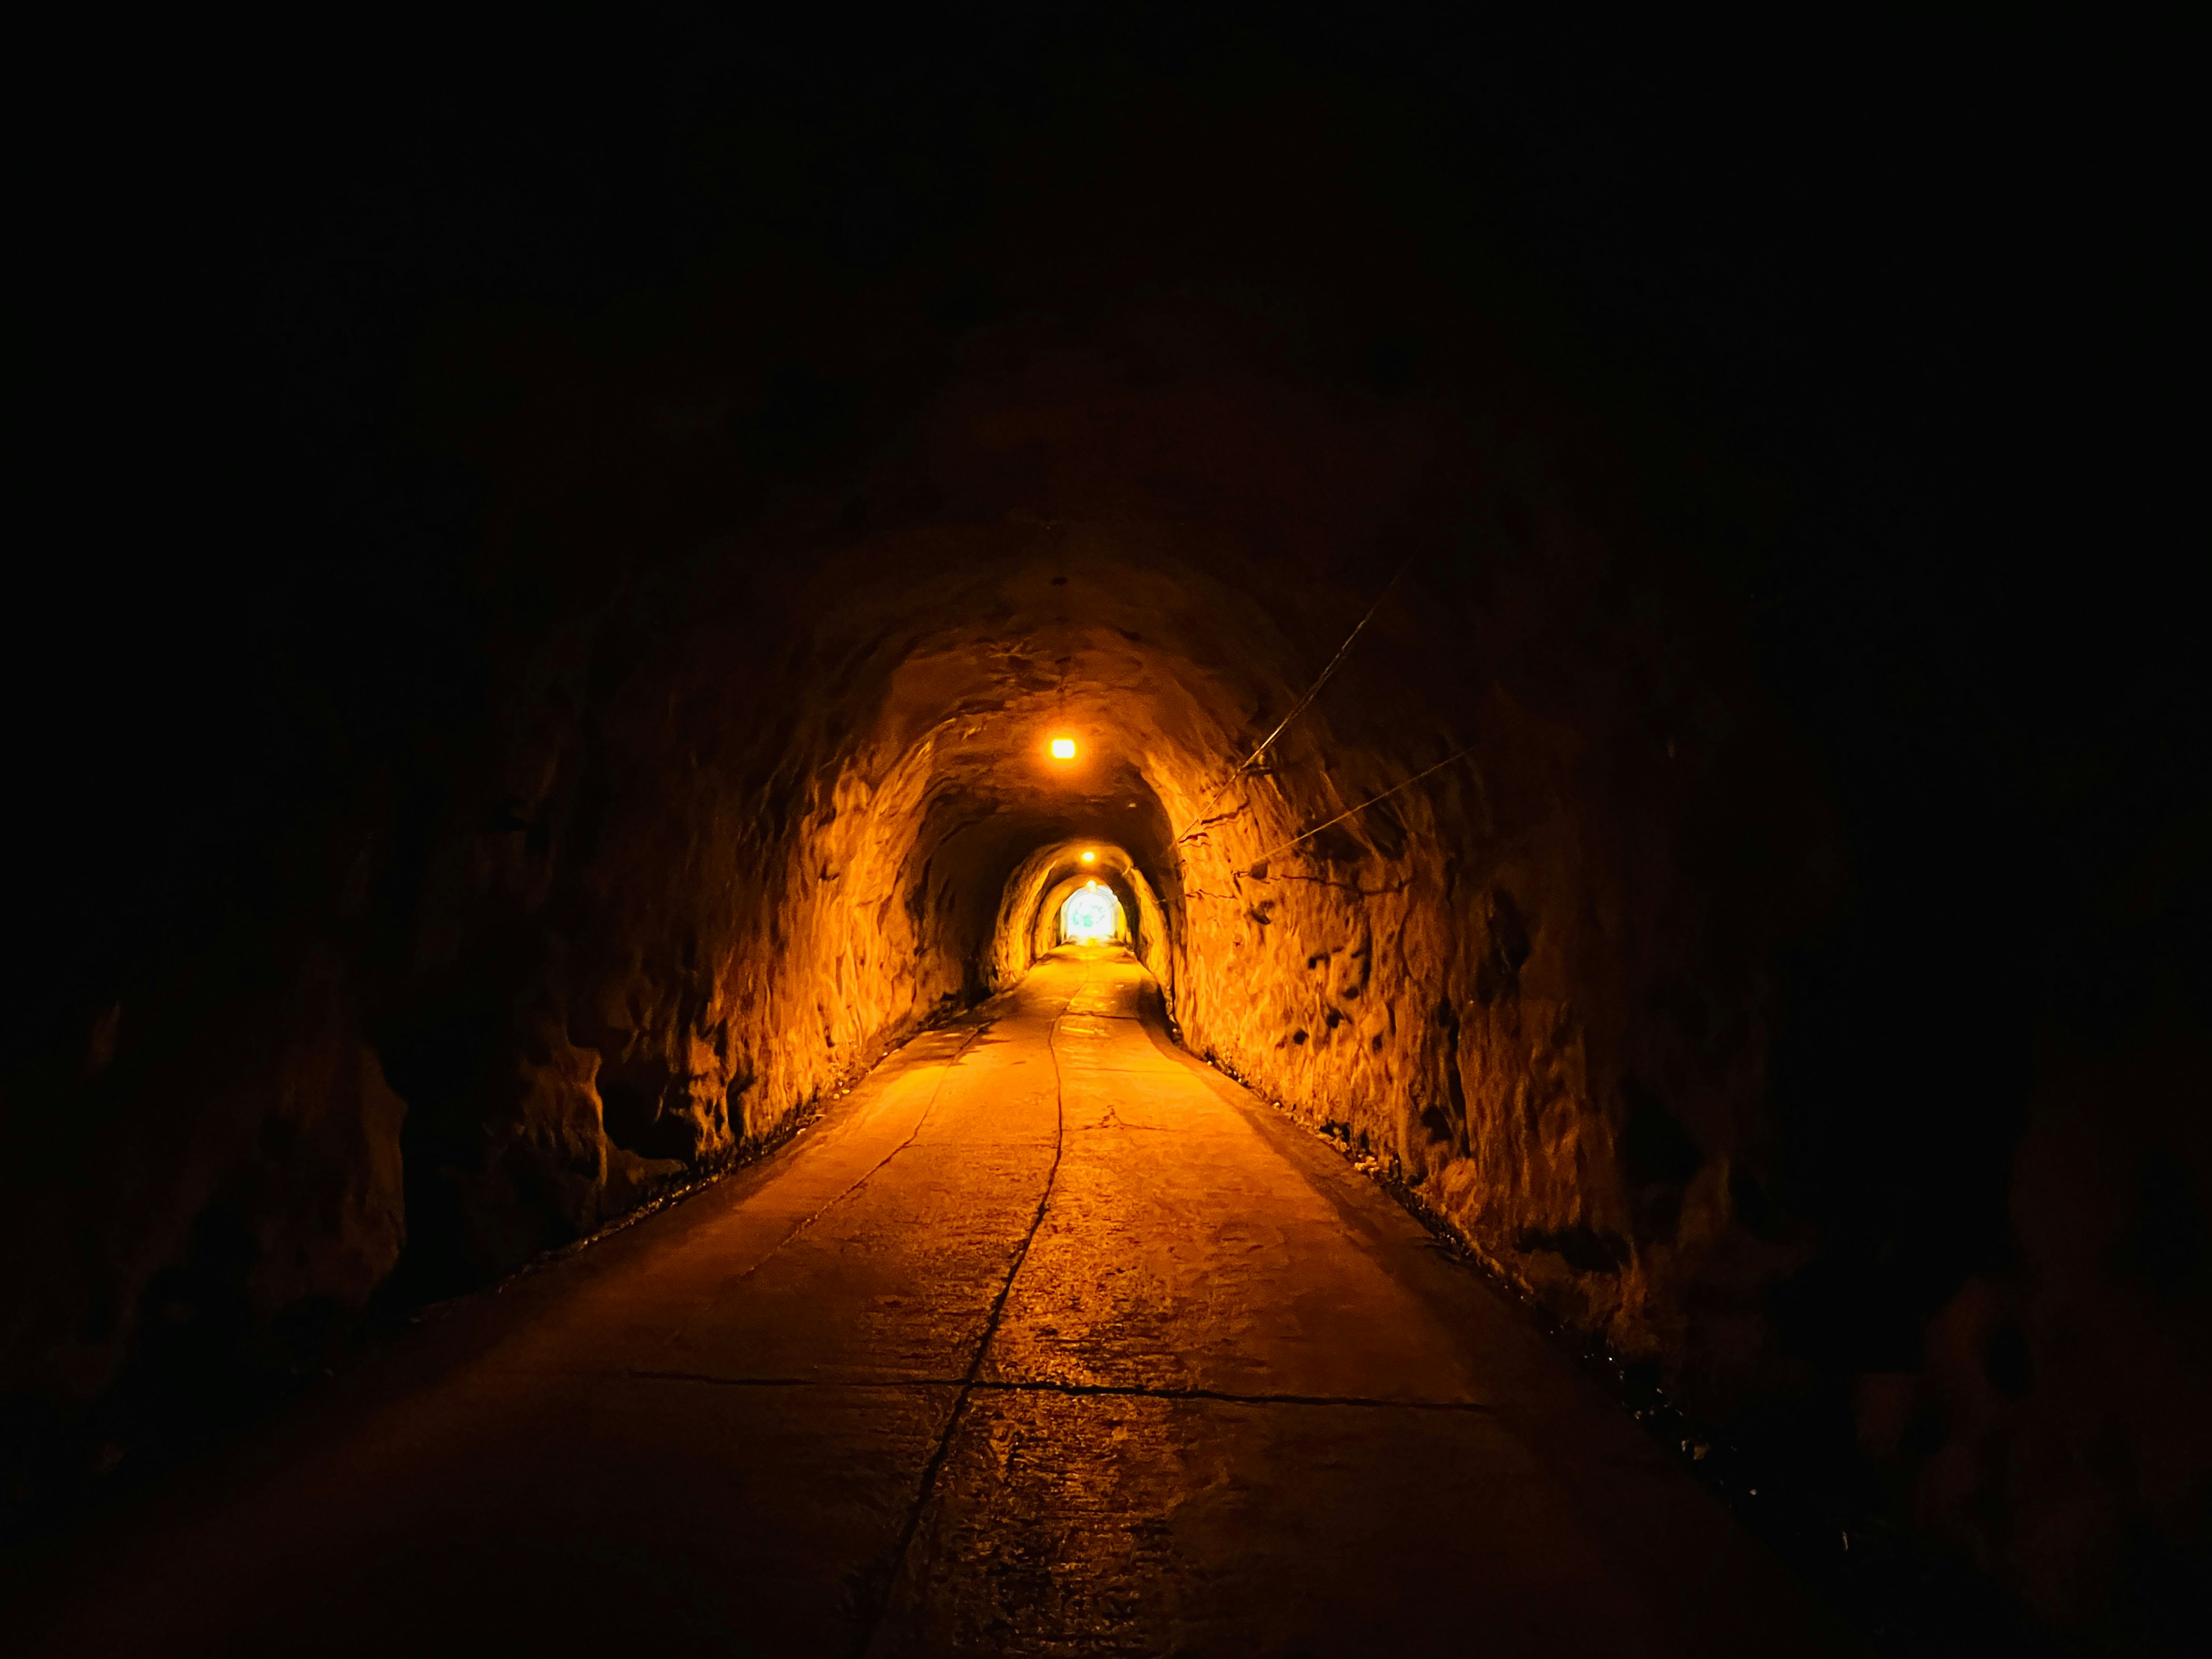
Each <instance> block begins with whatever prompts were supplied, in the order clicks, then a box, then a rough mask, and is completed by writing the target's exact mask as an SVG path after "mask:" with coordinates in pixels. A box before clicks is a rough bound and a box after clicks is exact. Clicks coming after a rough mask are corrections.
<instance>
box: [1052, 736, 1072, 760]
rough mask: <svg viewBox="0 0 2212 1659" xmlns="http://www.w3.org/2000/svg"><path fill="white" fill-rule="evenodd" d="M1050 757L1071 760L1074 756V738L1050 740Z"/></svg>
mask: <svg viewBox="0 0 2212 1659" xmlns="http://www.w3.org/2000/svg"><path fill="white" fill-rule="evenodd" d="M1052 757H1053V758H1054V760H1073V759H1074V758H1075V739H1074V738H1054V739H1053V740H1052Z"/></svg>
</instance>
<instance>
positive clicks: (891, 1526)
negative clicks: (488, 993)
mask: <svg viewBox="0 0 2212 1659" xmlns="http://www.w3.org/2000/svg"><path fill="white" fill-rule="evenodd" d="M1143 980H1144V975H1143V970H1142V969H1140V968H1139V967H1138V966H1137V965H1136V964H1135V963H1133V962H1132V961H1131V960H1130V959H1129V958H1128V957H1127V955H1126V954H1124V953H1122V952H1121V951H1115V950H1111V949H1103V948H1093V949H1090V950H1085V951H1063V952H1061V953H1059V954H1058V955H1057V956H1055V957H1053V958H1051V959H1048V961H1047V962H1045V963H1042V964H1040V966H1039V967H1038V968H1037V969H1036V971H1035V972H1034V973H1033V974H1032V975H1030V978H1029V979H1028V980H1027V981H1025V982H1024V984H1023V985H1022V986H1021V987H1019V988H1018V990H1017V991H1015V992H1014V993H1012V994H1010V995H1009V996H1007V997H1005V998H1002V999H1000V1001H998V1002H997V1003H994V1004H993V1005H991V1006H988V1007H987V1008H985V1009H982V1010H980V1011H979V1012H978V1013H977V1014H976V1015H975V1017H974V1018H970V1019H969V1020H968V1021H966V1022H964V1023H963V1024H961V1025H959V1026H957V1027H956V1028H953V1029H950V1030H944V1031H939V1032H935V1033H932V1034H930V1035H928V1036H924V1037H921V1038H920V1039H917V1040H916V1041H915V1042H913V1043H911V1044H909V1045H908V1047H907V1048H904V1049H903V1050H902V1051H901V1052H900V1053H899V1054H896V1056H894V1057H893V1058H892V1059H891V1060H889V1061H887V1062H886V1063H885V1064H884V1066H881V1067H879V1068H878V1070H877V1071H876V1073H874V1074H873V1075H872V1076H871V1077H870V1079H868V1080H867V1082H866V1084H864V1085H862V1086H861V1087H860V1089H858V1090H856V1091H854V1094H853V1095H852V1096H851V1097H849V1098H848V1100H846V1101H845V1102H843V1103H841V1104H840V1106H839V1108H838V1109H836V1111H834V1112H833V1113H832V1114H831V1115H829V1117H827V1118H826V1119H825V1120H824V1121H823V1122H822V1123H821V1124H820V1125H818V1126H817V1127H816V1128H814V1129H813V1130H812V1131H811V1132H810V1133H808V1134H806V1135H805V1136H804V1137H803V1138H801V1139H799V1141H797V1142H796V1143H794V1145H793V1146H791V1147H789V1148H787V1149H786V1150H785V1151H783V1152H781V1153H779V1154H778V1155H777V1156H776V1157H775V1158H770V1159H769V1160H767V1161H766V1162H764V1163H763V1164H760V1165H758V1166H756V1167H755V1168H753V1169H751V1170H747V1171H745V1172H744V1173H742V1174H740V1175H738V1176H733V1177H732V1178H731V1179H730V1180H728V1181H726V1182H723V1183H721V1184H720V1186H718V1187H716V1188H713V1189H712V1190H710V1191H709V1192H708V1193H707V1194H702V1195H701V1196H699V1197H697V1198H695V1199H693V1200H690V1202H688V1203H686V1204H684V1205H683V1206H678V1207H677V1208H675V1209H673V1210H671V1211H670V1212H666V1213H665V1214H662V1215H659V1216H656V1217H653V1218H650V1219H648V1220H647V1221H645V1222H642V1223H641V1224H640V1225H637V1226H635V1227H633V1228H630V1229H629V1230H628V1231H624V1232H623V1233H620V1234H618V1235H617V1236H615V1237H612V1238H610V1239H608V1240H606V1241H605V1242H603V1243H600V1244H598V1245H596V1246H594V1247H593V1248H592V1249H589V1250H586V1251H584V1252H582V1253H580V1254H579V1255H576V1256H575V1257H574V1258H571V1259H570V1260H568V1261H563V1262H561V1263H558V1264H556V1265H555V1266H553V1267H549V1268H547V1269H544V1270H543V1271H541V1272H538V1273H532V1274H530V1275H526V1276H525V1277H524V1278H522V1279H519V1280H517V1281H515V1282H514V1283H513V1284H512V1285H509V1286H508V1287H507V1288H506V1289H505V1290H503V1291H501V1292H499V1293H496V1294H487V1295H484V1296H482V1297H475V1298H471V1300H470V1301H469V1302H468V1303H466V1304H463V1305H461V1306H460V1307H459V1308H458V1309H457V1310H454V1311H453V1312H452V1313H451V1314H449V1315H448V1316H447V1317H445V1318H443V1319H441V1320H440V1321H438V1322H435V1324H434V1325H432V1326H429V1327H428V1328H424V1329H422V1330H421V1331H419V1332H417V1333H415V1334H412V1335H410V1338H409V1339H408V1340H406V1341H404V1342H403V1343H400V1344H398V1345H397V1346H396V1347H395V1350H394V1351H393V1352H391V1353H388V1354H386V1355H385V1356H382V1357H381V1358H380V1360H379V1361H378V1362H377V1363H376V1364H373V1365H369V1366H364V1367H362V1368H361V1370H358V1371H357V1372H356V1373H354V1374H352V1375H350V1376H347V1377H346V1378H344V1379H343V1380H341V1381H340V1382H338V1383H334V1384H332V1385H331V1387H330V1388H328V1389H325V1390H324V1391H322V1392H321V1393H320V1394H319V1395H318V1396H317V1397H316V1398H315V1399H314V1400H313V1401H310V1402H308V1403H307V1405H306V1406H305V1407H302V1408H301V1409H300V1410H298V1411H295V1412H294V1413H291V1414H290V1416H289V1418H288V1419H286V1420H284V1421H283V1422H282V1423H279V1424H277V1425H272V1426H271V1427H270V1429H269V1430H267V1431H264V1433H262V1434H260V1435H258V1436H256V1437H254V1438H253V1439H252V1443H250V1444H248V1445H246V1446H243V1447H240V1448H239V1449H236V1450H235V1451H234V1453H232V1454H230V1455H227V1456H226V1457H225V1458H223V1459H222V1460H221V1462H220V1467H218V1468H213V1469H210V1470H205V1471H202V1472H201V1473H200V1474H198V1475H197V1476H195V1477H193V1478H191V1479H189V1480H180V1481H179V1482H177V1483H175V1485H174V1486H173V1488H172V1489H171V1490H170V1491H168V1492H166V1493H164V1494H163V1495H162V1497H161V1499H159V1500H158V1501H157V1502H155V1503H153V1504H149V1505H148V1506H145V1507H144V1508H143V1509H142V1510H140V1511H139V1512H138V1513H137V1514H136V1515H135V1516H132V1517H131V1518H130V1519H129V1521H128V1522H119V1523H118V1524H116V1525H115V1526H113V1527H111V1528H108V1529H107V1531H106V1533H105V1534H102V1535H101V1536H99V1537H96V1538H93V1539H88V1540H85V1541H81V1542H80V1544H79V1545H78V1546H77V1547H76V1549H75V1550H74V1552H73V1553H72V1556H71V1559H70V1560H69V1561H68V1562H67V1563H65V1564H64V1565H61V1566H59V1567H58V1568H57V1570H56V1572H55V1574H54V1576H53V1577H52V1582H51V1583H50V1584H49V1585H48V1587H47V1589H48V1594H47V1597H46V1600H47V1601H48V1607H47V1609H46V1615H45V1617H46V1628H45V1632H44V1637H43V1640H42V1643H41V1644H40V1647H39V1650H40V1651H44V1652H49V1653H64V1652H66V1653H78V1654H100V1655H122V1654H139V1653H144V1654H155V1653H158V1654H161V1655H162V1656H165V1659H181V1656H185V1655H190V1654H203V1653H207V1654H216V1653H222V1654H231V1653H314V1654H376V1655H380V1656H386V1659H391V1656H400V1655H406V1656H414V1655H422V1654H428V1653H469V1654H489V1653H518V1654H520V1653H528V1654H593V1655H601V1654H610V1653H621V1652H630V1651H636V1652H648V1653H655V1654H661V1653H715V1654H753V1653H759V1654H809V1655H812V1654H821V1655H847V1654H862V1653H866V1654H877V1655H908V1654H975V1655H1030V1654H1036V1655H1068V1656H1077V1655H1120V1654H1130V1655H1138V1654H1145V1655H1152V1654H1187V1655H1202V1654H1203V1655H1237V1656H1246V1655H1251V1656H1282V1659H1288V1656H1292V1655H1310V1656H1316V1659H1318V1656H1322V1655H1386V1654H1387V1655H1416V1654H1454V1655H1456V1654H1480V1655H1486V1656H1505V1655H1521V1654H1528V1655H1547V1656H1574V1655H1584V1654H1587V1655H1594V1656H1595V1655H1602V1656H1605V1659H1634V1656H1639V1655H1724V1654H1757V1655H1761V1656H1772V1655H1783V1654H1792V1653H1804V1652H1829V1651H1847V1650H1849V1649H1848V1646H1847V1644H1842V1643H1840V1642H1838V1640H1837V1639H1836V1638H1834V1637H1833V1636H1832V1633H1830V1632H1829V1630H1828V1626H1827V1625H1826V1620H1825V1619H1824V1616H1823V1614H1822V1613H1821V1611H1820V1608H1819V1607H1818V1606H1817V1605H1816V1604H1815V1603H1814V1601H1812V1599H1811V1598H1810V1597H1809V1596H1808V1595H1807V1594H1806V1593H1805V1592H1804V1591H1803V1590H1802V1589H1800V1588H1799V1587H1798V1586H1797V1585H1796V1583H1795V1582H1794V1581H1793V1580H1792V1579H1791V1578H1790V1577H1789V1576H1788V1575H1787V1574H1786V1573H1785V1572H1784V1571H1783V1570H1782V1569H1781V1568H1780V1567H1779V1566H1778V1565H1776V1564H1775V1563H1774V1562H1773V1561H1772V1560H1771V1559H1769V1558H1768V1557H1767V1556H1766V1555H1765V1553H1764V1552H1763V1551H1762V1549H1761V1548H1760V1547H1759V1546H1758V1545H1757V1544H1756V1543H1755V1542H1754V1541H1752V1540H1751V1539H1750V1538H1749V1537H1748V1536H1747V1534H1744V1533H1743V1532H1742V1531H1741V1529H1740V1528H1738V1527H1737V1526H1736V1525H1735V1522H1733V1520H1732V1519H1731V1518H1730V1517H1729V1516H1728V1515H1727V1514H1726V1513H1725V1511H1724V1510H1722V1509H1721V1508H1720V1507H1719V1506H1718V1505H1717V1504H1715V1503H1714V1502H1713V1501H1712V1500H1711V1498H1709V1497H1708V1496H1707V1495H1706V1494H1705V1492H1702V1491H1700V1490H1699V1488H1698V1487H1697V1486H1695V1485H1694V1484H1693V1483H1692V1482H1691V1481H1689V1480H1686V1478H1685V1477H1684V1476H1683V1475H1682V1474H1680V1471H1679V1470H1677V1469H1675V1468H1674V1467H1673V1466H1672V1465H1671V1464H1670V1463H1669V1462H1668V1461H1667V1460H1666V1459H1665V1458H1664V1457H1663V1456H1662V1455H1660V1454H1659V1453H1658V1452H1656V1450H1655V1449H1653V1448H1652V1447H1651V1446H1650V1444H1649V1443H1648V1442H1647V1441H1646V1440H1645V1439H1644V1436H1643V1435H1642V1434H1641V1432H1640V1431H1638V1429H1637V1428H1636V1427H1635V1425H1633V1424H1632V1423H1631V1422H1630V1421H1628V1420H1627V1419H1626V1418H1625V1416H1623V1414H1622V1413H1620V1411H1619V1410H1618V1409H1616V1408H1615V1407H1613V1406H1612V1405H1611V1404H1610V1403H1609V1402H1607V1401H1605V1400H1604V1399H1603V1398H1602V1397H1601V1396H1600V1395H1598V1394H1597V1392H1596V1391H1595V1389H1593V1388H1592V1387H1591V1386H1590V1385H1589V1383H1588V1382H1587V1381H1586V1380H1585V1379H1584V1378H1583V1376H1581V1375H1580V1374H1579V1373H1578V1372H1577V1371H1576V1370H1575V1369H1574V1368H1573V1367H1572V1366H1571V1365H1570V1364H1567V1363H1566V1362H1565V1360H1563V1359H1562V1358H1560V1357H1559V1356H1558V1355H1557V1354H1555V1353H1554V1352H1552V1351H1551V1350H1550V1349H1548V1348H1547V1346H1545V1345H1544V1344H1543V1343H1542V1342H1541V1341H1540V1340H1538V1339H1537V1338H1536V1337H1535V1336H1534V1334H1532V1333H1531V1332H1529V1331H1528V1329H1527V1328H1526V1327H1525V1325H1524V1324H1523V1323H1522V1321H1521V1319H1520V1317H1519V1316H1517V1315H1516V1314H1515V1313H1514V1312H1513V1311H1512V1310H1510V1309H1508V1308H1506V1307H1505V1306H1504V1305H1502V1304H1500V1303H1499V1302H1498V1300H1497V1299H1496V1298H1495V1297H1493V1296H1492V1294H1491V1293H1490V1292H1489V1291H1488V1290H1487V1289H1486V1287H1485V1286H1484V1285H1482V1283H1481V1282H1480V1280H1479V1279H1476V1278H1474V1276H1473V1275H1472V1274H1470V1273H1468V1272H1467V1271H1466V1270H1465V1269H1464V1268H1462V1267H1459V1266H1458V1265H1456V1264H1455V1263H1454V1262H1453V1261H1451V1260H1450V1259H1449V1257H1448V1256H1446V1255H1443V1253H1442V1252H1441V1251H1440V1250H1438V1249H1437V1247H1436V1246H1435V1244H1434V1243H1433V1242H1432V1241H1431V1239H1430V1237H1429V1236H1428V1235H1427V1234H1426V1233H1425V1231H1423V1230H1422V1229H1421V1228H1420V1227H1419V1225H1417V1224H1416V1223H1415V1222H1414V1221H1413V1219H1412V1218H1409V1217H1408V1216H1407V1215H1406V1214H1405V1213H1404V1212H1403V1211H1402V1210H1401V1209H1400V1208H1399V1207H1398V1206H1396V1205H1395V1204H1394V1203H1392V1202H1391V1200H1389V1197H1388V1196H1387V1195H1385V1194H1383V1193H1381V1192H1379V1191H1378V1190H1377V1189H1376V1188H1374V1187H1373V1186H1372V1185H1371V1184H1370V1183H1369V1182H1366V1181H1365V1180H1364V1179H1363V1178H1362V1177H1361V1176H1358V1174H1357V1173H1356V1172H1354V1171H1352V1170H1350V1169H1349V1168H1347V1167H1346V1164H1345V1163H1344V1161H1343V1160H1342V1159H1341V1158H1339V1157H1337V1156H1336V1155H1335V1154H1334V1153H1333V1152H1331V1151H1329V1150H1328V1148H1327V1147H1326V1146H1323V1145H1322V1144H1321V1143H1320V1142H1319V1141H1318V1140H1317V1139H1315V1138H1314V1137H1313V1136H1311V1135H1309V1134H1307V1133H1304V1132H1303V1131H1300V1130H1298V1129H1296V1128H1295V1127H1292V1126H1291V1125H1289V1124H1288V1123H1286V1122H1285V1121H1282V1120H1281V1119H1280V1118H1279V1117H1278V1116H1276V1115H1274V1114H1273V1113H1271V1112H1270V1111H1269V1110H1268V1109H1267V1108H1266V1107H1265V1106H1263V1105H1261V1104H1260V1103H1257V1102H1255V1101H1254V1100H1253V1099H1252V1097H1250V1096H1249V1095H1248V1094H1246V1093H1245V1092H1244V1091H1243V1090H1241V1089H1239V1088H1237V1086H1236V1085H1233V1084H1231V1083H1230V1082H1229V1081H1228V1080H1227V1079H1224V1078H1222V1077H1221V1076H1220V1075H1218V1073H1214V1072H1212V1071H1211V1070H1209V1069H1208V1068H1206V1067H1205V1066H1201V1065H1200V1064H1198V1063H1197V1062H1195V1061H1194V1060H1191V1059H1190V1058H1188V1056H1186V1055H1184V1054H1181V1053H1180V1052H1178V1051H1177V1050H1176V1049H1175V1048H1172V1047H1171V1046H1170V1044H1169V1043H1168V1042H1167V1040H1166V1038H1165V1036H1164V1035H1163V1034H1162V1033H1161V1032H1160V1031H1159V1030H1157V1029H1156V1028H1155V1027H1154V1026H1153V1025H1152V1024H1148V1023H1147V1022H1146V1020H1145V1019H1144V1018H1141V1017H1140V1012H1139V988H1140V987H1141V985H1142V983H1143ZM21 1633H23V1630H22V1626H18V1634H21Z"/></svg>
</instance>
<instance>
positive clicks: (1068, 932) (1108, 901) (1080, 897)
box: [1060, 881, 1121, 945]
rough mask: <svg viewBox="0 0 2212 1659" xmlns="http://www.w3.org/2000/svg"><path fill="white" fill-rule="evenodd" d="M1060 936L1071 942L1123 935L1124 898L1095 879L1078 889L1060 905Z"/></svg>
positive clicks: (1114, 937) (1090, 943)
mask: <svg viewBox="0 0 2212 1659" xmlns="http://www.w3.org/2000/svg"><path fill="white" fill-rule="evenodd" d="M1060 937H1061V938H1062V939H1066V941H1067V942H1068V943H1069V944H1071V945H1096V944H1097V943H1099V942H1100V941H1101V940H1103V939H1119V938H1121V900H1119V899H1117V898H1115V896H1114V895H1113V893H1112V891H1111V890H1109V889H1107V888H1104V887H1101V886H1100V885H1099V884H1097V882H1095V881H1094V882H1089V883H1086V884H1085V885H1083V886H1081V887H1079V888H1077V889H1076V890H1074V891H1073V893H1070V894H1069V895H1068V896H1067V902H1066V903H1065V904H1063V905H1061V906H1060Z"/></svg>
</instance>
